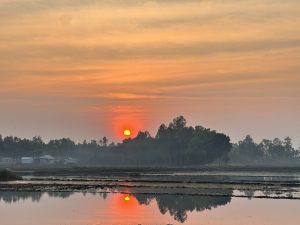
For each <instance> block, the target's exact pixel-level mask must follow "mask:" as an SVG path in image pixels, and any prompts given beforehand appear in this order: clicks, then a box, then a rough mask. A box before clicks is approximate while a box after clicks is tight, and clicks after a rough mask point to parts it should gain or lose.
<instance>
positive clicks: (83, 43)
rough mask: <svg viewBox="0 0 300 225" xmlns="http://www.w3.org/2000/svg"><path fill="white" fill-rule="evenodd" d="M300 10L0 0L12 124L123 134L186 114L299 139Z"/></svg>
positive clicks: (292, 2)
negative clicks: (125, 131) (128, 130)
mask: <svg viewBox="0 0 300 225" xmlns="http://www.w3.org/2000/svg"><path fill="white" fill-rule="evenodd" d="M299 9H300V1H298V0H289V1H271V0H265V1H261V0H253V1H237V0H228V1H226V3H224V2H223V1H208V0H204V1H195V0H187V1H157V0H154V1H146V0H141V1H121V0H116V1H83V0H78V1H76V3H73V2H72V1H63V3H62V2H61V0H52V1H24V0H14V1H9V0H0V12H3V13H1V14H0V37H1V39H0V104H1V110H0V124H1V127H0V133H1V134H2V135H11V134H13V135H17V136H20V137H33V136H35V135H40V136H42V137H43V138H45V139H46V140H47V139H51V138H56V137H70V138H72V139H74V140H76V141H82V140H84V139H87V140H90V139H98V138H99V137H102V136H104V135H106V136H107V137H108V139H109V140H113V141H120V140H122V139H123V138H124V134H123V131H124V129H130V130H131V136H133V137H134V136H135V135H136V134H137V132H138V131H139V130H148V131H150V132H151V134H153V135H155V132H156V131H157V128H158V126H159V125H160V124H161V123H162V122H167V121H170V119H172V118H174V117H175V116H178V115H185V116H186V118H187V119H188V121H190V123H191V125H193V124H202V125H205V126H209V127H213V128H215V129H217V130H219V131H223V132H225V133H228V134H231V137H232V139H233V140H237V139H241V138H243V137H244V136H245V135H246V134H248V133H251V134H254V135H255V138H267V137H274V136H277V137H285V136H286V135H289V136H291V137H293V138H298V134H299V133H300V120H299V119H298V117H299V116H298V115H299V114H300V104H299V99H300V89H299V86H300V76H299V72H300V66H299V60H300V39H299V37H300V29H299V27H300V12H299ZM275 15H280V16H278V17H277V16H275ZM270 112H272V113H270ZM266 118H268V120H266ZM128 123H129V124H128ZM237 124H243V126H239V125H237Z"/></svg>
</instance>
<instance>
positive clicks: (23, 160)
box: [21, 157, 34, 164]
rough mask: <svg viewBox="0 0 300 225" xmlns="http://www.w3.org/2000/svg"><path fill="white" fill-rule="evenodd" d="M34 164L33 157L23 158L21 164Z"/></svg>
mask: <svg viewBox="0 0 300 225" xmlns="http://www.w3.org/2000/svg"><path fill="white" fill-rule="evenodd" d="M33 162H34V159H33V157H22V158H21V163H22V164H32V163H33Z"/></svg>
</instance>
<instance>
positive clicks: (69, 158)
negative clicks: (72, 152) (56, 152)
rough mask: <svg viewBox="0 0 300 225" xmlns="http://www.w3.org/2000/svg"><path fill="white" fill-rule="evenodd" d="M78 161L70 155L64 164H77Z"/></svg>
mask: <svg viewBox="0 0 300 225" xmlns="http://www.w3.org/2000/svg"><path fill="white" fill-rule="evenodd" d="M77 163H78V160H77V159H74V158H72V157H68V158H66V159H65V161H64V164H66V165H74V164H77Z"/></svg>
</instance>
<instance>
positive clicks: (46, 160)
mask: <svg viewBox="0 0 300 225" xmlns="http://www.w3.org/2000/svg"><path fill="white" fill-rule="evenodd" d="M39 160H40V164H46V165H52V164H54V163H55V161H56V159H55V158H54V157H53V156H51V155H43V156H41V157H40V158H39Z"/></svg>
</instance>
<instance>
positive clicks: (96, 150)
mask: <svg viewBox="0 0 300 225" xmlns="http://www.w3.org/2000/svg"><path fill="white" fill-rule="evenodd" d="M45 154H49V155H52V156H54V157H57V158H60V157H74V158H77V159H78V160H79V163H80V164H82V165H91V166H99V165H103V166H109V165H113V166H115V165H119V166H123V165H124V166H131V165H132V166H194V165H203V164H211V163H216V164H222V163H226V162H231V163H240V162H243V163H247V162H251V163H252V162H256V163H267V162H269V161H272V160H278V161H280V160H281V161H282V160H292V161H294V162H298V161H299V151H297V150H295V149H294V148H293V147H292V144H291V139H290V138H286V139H285V140H284V141H281V140H279V139H274V140H273V141H268V140H263V141H262V142H261V143H260V144H256V143H254V141H253V139H252V138H251V137H250V136H247V137H246V138H245V139H244V140H243V141H240V142H239V143H237V144H232V143H231V141H230V138H229V137H228V136H227V135H225V134H223V133H219V132H216V131H214V130H211V129H209V128H204V127H202V126H195V127H192V126H187V123H186V119H185V118H184V117H183V116H179V117H176V118H174V119H173V120H172V121H171V122H170V123H169V124H168V125H165V124H162V125H160V127H159V128H158V131H157V133H156V135H155V136H154V137H152V136H151V135H150V133H149V132H148V131H140V132H139V133H138V134H137V136H136V137H134V138H128V139H124V140H123V141H122V142H121V143H116V144H115V143H113V142H112V143H109V141H108V139H107V138H106V137H103V138H101V139H100V140H98V141H97V140H91V141H89V142H87V141H83V142H82V143H75V142H74V141H72V140H71V139H69V138H62V139H56V140H50V141H49V142H48V143H45V142H44V141H43V140H42V139H41V137H34V138H33V139H32V140H29V139H21V138H18V137H12V136H8V137H4V138H3V137H2V136H1V135H0V157H13V158H20V157H24V156H31V157H39V156H41V155H45Z"/></svg>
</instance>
